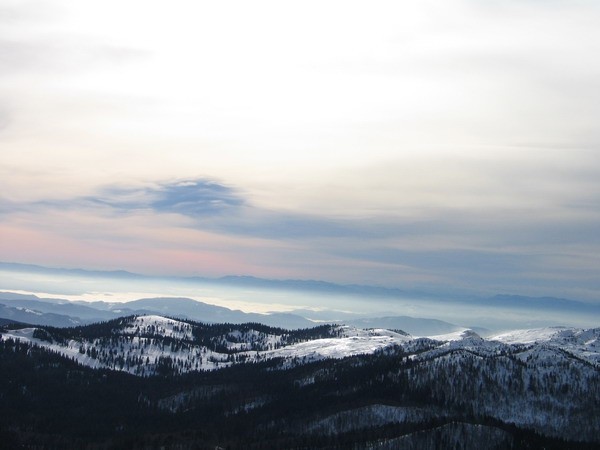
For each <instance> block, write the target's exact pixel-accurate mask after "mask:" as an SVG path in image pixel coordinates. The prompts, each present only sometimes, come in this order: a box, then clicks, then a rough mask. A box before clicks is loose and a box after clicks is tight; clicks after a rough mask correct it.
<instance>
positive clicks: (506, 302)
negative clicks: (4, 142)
mask: <svg viewBox="0 0 600 450" xmlns="http://www.w3.org/2000/svg"><path fill="white" fill-rule="evenodd" d="M2 270H4V271H15V272H27V273H39V274H48V275H52V274H54V275H68V276H75V277H76V276H80V277H82V276H83V277H95V278H107V279H118V280H127V279H130V280H168V281H175V282H177V283H184V284H190V283H191V284H203V285H206V284H212V285H223V286H230V287H244V288H260V289H273V290H284V291H298V292H320V293H326V294H332V295H346V296H348V295H350V296H353V297H362V298H364V297H377V298H415V299H419V298H421V299H444V300H445V301H449V302H459V303H466V304H473V305H481V306H492V307H510V308H513V309H515V308H517V309H539V308H543V309H551V310H557V311H558V310H568V311H569V312H573V313H576V312H579V313H582V314H588V313H593V314H600V302H594V303H591V302H583V301H579V300H571V299H565V298H557V297H548V296H546V297H530V296H524V295H506V294H503V295H495V296H492V297H477V296H472V295H470V296H465V295H464V294H461V293H453V292H451V291H445V292H444V293H443V294H442V293H434V292H424V291H417V290H404V289H399V288H389V287H380V286H366V285H357V284H348V285H341V284H336V283H330V282H326V281H318V280H272V279H264V278H257V277H253V276H235V275H230V276H224V277H220V278H206V277H157V276H147V275H141V274H137V273H132V272H127V271H124V270H116V271H99V270H84V269H62V268H49V267H43V266H38V265H32V264H20V263H8V262H0V271H2Z"/></svg>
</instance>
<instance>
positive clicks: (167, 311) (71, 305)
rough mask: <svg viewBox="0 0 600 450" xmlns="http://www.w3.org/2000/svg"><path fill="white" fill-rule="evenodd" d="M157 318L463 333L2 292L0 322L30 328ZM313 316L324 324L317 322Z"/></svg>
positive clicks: (410, 323) (158, 302) (180, 304)
mask: <svg viewBox="0 0 600 450" xmlns="http://www.w3.org/2000/svg"><path fill="white" fill-rule="evenodd" d="M154 313H157V314H162V315H166V316H169V317H179V318H184V319H191V320H196V321H199V322H204V323H248V322H256V323H261V324H264V325H269V326H274V327H281V328H285V329H300V328H310V327H314V326H315V325H317V324H318V322H329V323H345V324H348V325H352V326H356V327H360V328H389V329H397V330H404V331H406V332H408V333H411V334H413V335H415V336H431V335H437V334H445V333H451V332H453V331H458V330H462V329H464V327H460V326H458V325H454V324H451V323H448V322H444V321H441V320H435V319H424V318H414V317H408V316H387V317H380V318H377V317H374V318H356V315H351V314H346V315H345V318H344V319H336V316H338V315H339V313H337V312H334V311H329V312H327V311H320V312H314V311H310V310H297V311H292V312H290V313H281V312H272V313H268V314H257V313H245V312H243V311H239V310H231V309H228V308H224V307H222V306H215V305H210V304H207V303H203V302H200V301H196V300H192V299H189V298H176V297H164V298H160V297H159V298H145V299H139V300H133V301H129V302H123V303H109V302H102V301H98V302H80V301H78V302H73V301H69V300H60V299H54V298H39V297H37V296H35V295H23V294H17V293H11V292H0V318H5V319H10V320H14V321H17V322H23V323H29V324H32V325H49V326H55V327H72V326H75V325H85V324H89V323H94V322H101V321H106V320H111V319H114V318H116V317H124V316H129V315H133V314H137V315H142V314H154ZM313 315H314V316H316V317H319V318H320V319H318V320H317V321H315V320H314V318H313ZM324 317H329V318H330V320H323V318H324ZM351 317H352V318H351ZM478 331H480V332H482V333H483V334H485V333H486V332H487V330H484V329H479V330H478Z"/></svg>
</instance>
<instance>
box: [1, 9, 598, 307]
mask: <svg viewBox="0 0 600 450" xmlns="http://www.w3.org/2000/svg"><path fill="white" fill-rule="evenodd" d="M141 11H143V14H141ZM599 21H600V6H598V4H597V3H596V2H592V1H586V0H583V1H576V2H572V1H569V2H567V1H553V2H539V1H507V2H476V1H471V0H450V1H448V0H445V1H441V0H439V1H437V0H433V1H426V2H419V3H418V4H416V3H415V4H408V3H398V2H391V1H390V2H387V1H383V2H378V3H377V5H368V6H367V5H366V4H364V3H362V2H352V1H350V2H348V1H345V2H341V1H340V2H335V1H334V2H327V4H323V3H322V2H311V1H309V2H304V3H303V4H302V6H301V7H299V6H293V5H287V4H283V3H281V2H274V1H259V2H253V4H252V5H250V4H247V3H246V2H234V4H232V5H230V4H228V5H221V4H215V3H209V2H191V1H184V0H178V1H176V2H175V3H174V4H172V5H171V4H169V5H167V4H165V3H164V2H154V1H147V2H127V3H126V4H123V2H116V1H113V0H107V1H105V2H102V3H101V4H100V3H99V4H97V5H90V4H85V5H84V4H83V3H82V4H79V3H76V2H75V3H74V2H70V1H66V0H51V1H45V2H40V1H28V2H21V1H12V0H11V1H8V2H5V4H4V5H3V6H2V7H1V8H0V218H1V219H2V220H1V222H0V228H1V230H0V231H1V235H0V239H1V240H2V241H1V243H2V246H1V247H0V260H7V261H16V262H24V263H28V262H29V263H38V264H45V265H51V266H56V265H65V266H69V267H77V266H83V267H88V268H106V269H120V268H124V269H129V270H133V271H139V272H144V271H149V272H152V273H169V274H177V273H182V274H207V275H210V274H214V275H225V274H232V273H233V274H254V275H259V276H265V277H270V278H277V277H287V278H317V279H331V280H333V281H339V282H348V283H351V282H357V283H375V284H384V285H388V286H409V287H415V288H428V289H429V288H431V289H437V290H439V291H448V292H449V291H460V292H465V293H468V292H471V291H478V292H479V291H485V292H493V293H496V292H506V293H512V292H518V293H524V294H532V295H558V296H571V297H576V298H584V299H590V300H598V299H599V298H600V295H599V294H600V285H599V284H598V283H599V282H598V280H599V279H600V277H599V276H598V275H599V274H600V260H599V257H598V255H600V233H599V232H598V227H597V224H598V223H600V179H599V178H598V176H597V174H598V173H600V156H599V153H598V152H599V148H600V147H599V146H600V132H599V129H598V126H597V124H598V123H599V122H600V58H598V57H597V56H596V55H598V54H600V48H599V46H598V43H599V42H600V31H598V30H599V29H598V26H597V24H598V23H599ZM157 30H161V32H157Z"/></svg>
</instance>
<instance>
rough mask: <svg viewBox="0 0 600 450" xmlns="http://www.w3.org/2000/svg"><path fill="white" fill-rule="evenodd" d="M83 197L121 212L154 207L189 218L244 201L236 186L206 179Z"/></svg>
mask: <svg viewBox="0 0 600 450" xmlns="http://www.w3.org/2000/svg"><path fill="white" fill-rule="evenodd" d="M84 200H85V201H86V202H89V203H92V204H98V205H103V206H109V207H111V208H115V209H117V210H120V211H135V210H152V211H156V212H158V213H177V214H181V215H184V216H188V217H204V216H209V215H215V214H219V213H222V212H225V211H227V210H230V209H232V208H238V207H240V206H243V205H244V203H245V201H244V199H243V198H242V197H241V196H240V195H239V194H238V193H237V192H236V191H235V190H234V189H232V188H230V187H228V186H225V185H221V184H218V183H216V182H214V181H211V180H204V179H198V180H186V181H178V182H174V183H163V184H160V185H158V186H156V187H144V188H130V187H110V188H106V189H104V190H102V192H101V193H99V195H97V196H91V197H86V198H85V199H84Z"/></svg>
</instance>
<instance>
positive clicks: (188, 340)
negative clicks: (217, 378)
mask: <svg viewBox="0 0 600 450" xmlns="http://www.w3.org/2000/svg"><path fill="white" fill-rule="evenodd" d="M36 330H38V331H36ZM271 330H276V331H271V332H266V331H264V330H263V331H259V330H257V329H254V328H252V327H249V326H246V327H244V326H235V325H232V326H230V327H229V328H227V329H226V330H225V329H224V331H223V332H222V333H221V334H218V335H216V336H212V337H211V338H210V339H207V338H203V337H202V336H201V332H200V331H198V325H197V324H193V323H189V322H186V321H181V320H175V319H170V318H165V317H162V316H159V315H146V316H137V317H132V318H129V319H128V320H126V321H124V322H123V323H122V324H120V326H119V327H117V328H115V329H112V330H111V331H110V333H108V334H107V335H102V336H100V337H96V336H95V337H93V338H91V337H88V338H84V337H81V336H83V335H81V336H75V337H72V336H71V337H69V338H64V337H61V336H58V335H52V333H50V332H48V331H45V330H44V329H36V328H23V329H19V330H10V331H4V332H3V333H2V339H10V338H12V339H17V340H20V341H23V342H28V343H31V344H35V345H38V346H40V347H44V348H47V349H48V350H51V351H53V352H56V353H59V354H61V355H63V356H65V357H68V358H71V359H74V360H76V361H77V362H79V363H81V364H83V365H86V366H89V367H93V368H106V369H113V370H121V371H126V372H129V373H132V374H135V375H141V376H147V375H153V374H156V373H173V372H174V373H185V372H189V371H197V370H214V369H218V368H222V367H227V366H230V365H232V364H236V363H243V362H256V361H265V360H270V359H273V358H281V359H283V364H282V366H281V367H282V368H285V367H289V366H290V365H292V364H302V363H307V362H311V361H317V360H321V359H326V358H344V357H347V356H353V355H359V354H371V353H374V352H376V351H379V350H382V349H385V348H388V347H391V346H400V347H402V349H403V351H404V352H405V353H406V354H408V355H409V357H410V358H411V359H413V360H414V361H427V360H433V359H436V358H446V359H448V358H450V357H452V358H461V357H463V356H461V355H466V354H469V355H472V356H473V355H474V356H477V357H481V358H483V357H495V356H498V355H504V354H509V353H510V354H512V355H513V356H514V357H515V358H517V359H520V360H522V361H524V362H527V361H536V362H537V364H539V365H541V366H545V365H553V364H558V363H559V362H561V361H562V362H565V361H568V360H569V359H571V358H577V359H579V360H582V361H586V362H588V363H591V364H593V365H595V366H599V365H600V344H599V340H598V339H599V337H600V329H598V328H596V329H590V330H580V329H573V328H542V329H535V330H517V331H512V332H509V333H504V334H501V335H498V336H494V337H493V338H490V339H483V338H481V337H480V336H479V335H477V333H475V332H473V331H472V330H466V329H464V330H461V331H457V332H454V333H450V334H446V335H440V336H434V337H432V338H413V337H411V336H409V335H406V334H402V333H398V332H394V331H390V330H385V329H371V330H365V329H360V328H355V327H349V326H335V327H332V329H331V330H332V331H331V332H332V333H333V334H332V335H331V336H328V337H325V338H319V339H316V338H311V337H303V338H301V339H298V338H294V339H292V338H291V337H290V334H289V333H287V332H284V331H283V330H279V331H277V329H271ZM449 355H455V356H449ZM456 355H458V356H456Z"/></svg>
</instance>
